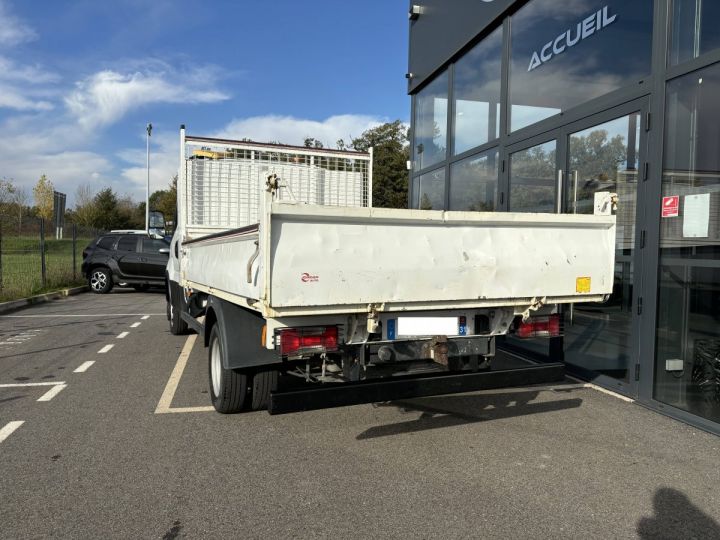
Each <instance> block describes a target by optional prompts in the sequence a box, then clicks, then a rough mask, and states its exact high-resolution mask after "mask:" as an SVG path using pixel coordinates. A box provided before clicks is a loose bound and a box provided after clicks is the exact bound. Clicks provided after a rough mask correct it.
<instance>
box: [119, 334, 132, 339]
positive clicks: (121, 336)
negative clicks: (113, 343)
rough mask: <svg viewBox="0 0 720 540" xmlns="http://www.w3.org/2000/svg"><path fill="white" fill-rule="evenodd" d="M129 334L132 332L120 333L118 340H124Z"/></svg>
mask: <svg viewBox="0 0 720 540" xmlns="http://www.w3.org/2000/svg"><path fill="white" fill-rule="evenodd" d="M129 333H130V332H120V333H119V334H118V337H117V338H118V339H122V338H124V337H125V336H127V335H128V334H129Z"/></svg>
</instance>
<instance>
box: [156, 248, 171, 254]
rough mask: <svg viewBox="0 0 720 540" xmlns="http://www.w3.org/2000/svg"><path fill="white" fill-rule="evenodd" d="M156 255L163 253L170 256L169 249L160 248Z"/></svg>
mask: <svg viewBox="0 0 720 540" xmlns="http://www.w3.org/2000/svg"><path fill="white" fill-rule="evenodd" d="M158 253H163V254H164V255H170V248H160V249H158Z"/></svg>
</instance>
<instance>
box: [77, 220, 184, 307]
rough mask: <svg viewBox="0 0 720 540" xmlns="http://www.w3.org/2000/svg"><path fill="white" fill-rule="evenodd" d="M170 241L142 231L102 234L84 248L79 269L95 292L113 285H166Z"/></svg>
mask: <svg viewBox="0 0 720 540" xmlns="http://www.w3.org/2000/svg"><path fill="white" fill-rule="evenodd" d="M169 253H170V243H169V242H167V241H166V240H163V239H158V238H150V237H149V236H147V235H143V234H112V233H110V234H105V235H103V236H99V237H98V238H96V239H95V240H93V242H92V243H91V244H90V245H89V246H88V247H86V248H85V250H84V251H83V263H82V272H83V274H84V275H85V276H86V277H87V279H88V284H89V285H90V289H91V290H92V292H94V293H98V294H105V293H108V292H110V290H111V289H112V288H113V285H120V286H123V285H129V286H132V287H134V288H135V289H136V290H138V291H143V290H147V289H148V288H149V287H150V286H151V285H158V286H163V287H164V286H165V266H166V265H167V261H168V254H169Z"/></svg>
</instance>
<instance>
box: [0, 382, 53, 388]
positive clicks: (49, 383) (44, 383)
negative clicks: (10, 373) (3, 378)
mask: <svg viewBox="0 0 720 540" xmlns="http://www.w3.org/2000/svg"><path fill="white" fill-rule="evenodd" d="M58 384H65V381H53V382H26V383H9V384H8V383H6V384H0V388H19V387H21V386H57V385H58Z"/></svg>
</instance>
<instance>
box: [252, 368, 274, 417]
mask: <svg viewBox="0 0 720 540" xmlns="http://www.w3.org/2000/svg"><path fill="white" fill-rule="evenodd" d="M277 385H278V370H277V369H268V370H263V371H257V372H255V374H254V375H253V380H252V403H251V406H252V410H253V411H259V410H261V409H267V407H268V405H269V404H270V392H272V391H273V390H276V389H277Z"/></svg>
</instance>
